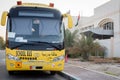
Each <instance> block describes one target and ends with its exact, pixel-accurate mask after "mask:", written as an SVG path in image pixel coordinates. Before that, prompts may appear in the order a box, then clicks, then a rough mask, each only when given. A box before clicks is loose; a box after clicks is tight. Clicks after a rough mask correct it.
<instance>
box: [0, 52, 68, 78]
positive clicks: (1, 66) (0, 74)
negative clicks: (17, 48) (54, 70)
mask: <svg viewBox="0 0 120 80" xmlns="http://www.w3.org/2000/svg"><path fill="white" fill-rule="evenodd" d="M0 80H66V79H64V78H63V77H61V76H59V75H58V74H56V75H55V76H51V75H49V74H48V73H45V72H19V73H16V74H15V75H12V76H10V75H8V73H7V71H6V67H5V51H0Z"/></svg>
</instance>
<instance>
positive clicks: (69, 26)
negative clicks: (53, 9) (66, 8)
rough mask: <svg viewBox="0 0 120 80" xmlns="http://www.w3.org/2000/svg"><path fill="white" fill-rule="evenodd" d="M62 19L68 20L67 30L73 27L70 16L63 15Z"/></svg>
mask: <svg viewBox="0 0 120 80" xmlns="http://www.w3.org/2000/svg"><path fill="white" fill-rule="evenodd" d="M63 17H67V18H68V28H72V27H73V21H72V17H71V15H70V14H63Z"/></svg>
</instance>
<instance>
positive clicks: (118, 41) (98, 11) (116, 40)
mask: <svg viewBox="0 0 120 80" xmlns="http://www.w3.org/2000/svg"><path fill="white" fill-rule="evenodd" d="M107 18H108V19H111V20H112V21H113V23H114V37H113V38H111V39H103V40H98V42H99V43H100V44H101V45H103V46H105V47H106V48H107V49H106V56H107V57H120V49H119V48H120V0H111V1H109V2H107V3H106V4H103V5H101V6H99V7H97V8H95V9H94V15H93V16H91V17H85V18H84V17H83V19H81V21H80V23H79V24H80V26H79V28H83V27H87V26H90V25H94V27H99V24H100V22H101V21H102V20H104V19H107Z"/></svg>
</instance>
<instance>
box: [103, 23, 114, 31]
mask: <svg viewBox="0 0 120 80" xmlns="http://www.w3.org/2000/svg"><path fill="white" fill-rule="evenodd" d="M103 29H105V30H113V22H107V23H105V24H103Z"/></svg>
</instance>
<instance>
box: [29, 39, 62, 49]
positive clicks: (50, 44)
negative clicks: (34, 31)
mask: <svg viewBox="0 0 120 80" xmlns="http://www.w3.org/2000/svg"><path fill="white" fill-rule="evenodd" d="M29 42H31V43H38V44H39V43H42V44H47V45H49V46H51V47H53V48H55V49H57V50H62V48H61V47H59V46H58V47H57V46H55V45H53V44H52V43H49V42H41V41H29Z"/></svg>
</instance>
